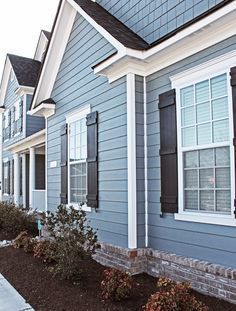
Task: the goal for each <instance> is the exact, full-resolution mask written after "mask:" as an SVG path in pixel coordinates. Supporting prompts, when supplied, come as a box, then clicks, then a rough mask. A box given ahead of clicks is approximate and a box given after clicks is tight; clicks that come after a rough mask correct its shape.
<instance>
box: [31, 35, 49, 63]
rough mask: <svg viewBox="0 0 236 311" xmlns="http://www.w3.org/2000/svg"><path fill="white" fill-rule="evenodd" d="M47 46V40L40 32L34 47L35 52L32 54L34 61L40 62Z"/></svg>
mask: <svg viewBox="0 0 236 311" xmlns="http://www.w3.org/2000/svg"><path fill="white" fill-rule="evenodd" d="M47 44H48V38H47V37H46V35H45V34H44V32H43V31H42V30H41V32H40V35H39V41H38V44H37V47H36V51H35V54H34V59H35V60H38V61H40V62H41V61H42V55H43V53H44V52H45V49H46V48H47Z"/></svg>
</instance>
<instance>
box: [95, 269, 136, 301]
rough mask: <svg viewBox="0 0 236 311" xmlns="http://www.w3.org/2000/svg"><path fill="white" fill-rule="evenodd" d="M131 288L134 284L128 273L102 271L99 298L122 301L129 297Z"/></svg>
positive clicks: (110, 270)
mask: <svg viewBox="0 0 236 311" xmlns="http://www.w3.org/2000/svg"><path fill="white" fill-rule="evenodd" d="M133 287H134V282H133V280H132V277H131V276H130V275H129V274H128V273H125V272H122V271H119V270H117V269H113V268H109V269H106V270H104V272H103V280H102V282H101V296H102V298H103V299H105V300H107V299H110V300H112V301H120V300H124V299H126V298H128V297H130V295H131V292H132V289H133Z"/></svg>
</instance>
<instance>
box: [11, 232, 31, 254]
mask: <svg viewBox="0 0 236 311" xmlns="http://www.w3.org/2000/svg"><path fill="white" fill-rule="evenodd" d="M35 244H36V242H35V241H34V240H33V239H32V237H31V236H30V235H29V234H28V232H27V231H23V232H21V233H20V234H19V235H18V236H17V237H16V238H15V239H14V240H13V244H12V245H13V247H14V248H23V249H24V251H25V252H26V253H32V252H33V249H34V246H35Z"/></svg>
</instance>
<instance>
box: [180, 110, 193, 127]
mask: <svg viewBox="0 0 236 311" xmlns="http://www.w3.org/2000/svg"><path fill="white" fill-rule="evenodd" d="M193 124H195V115H194V107H193V106H192V107H188V108H183V109H182V126H187V125H193Z"/></svg>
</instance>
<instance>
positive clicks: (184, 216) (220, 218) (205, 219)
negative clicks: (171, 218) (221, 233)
mask: <svg viewBox="0 0 236 311" xmlns="http://www.w3.org/2000/svg"><path fill="white" fill-rule="evenodd" d="M175 220H182V221H190V222H198V223H205V224H211V225H220V226H231V227H236V219H235V218H234V216H233V215H214V214H210V213H206V214H203V215H200V214H198V213H194V212H193V213H189V212H182V213H176V214H175Z"/></svg>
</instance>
